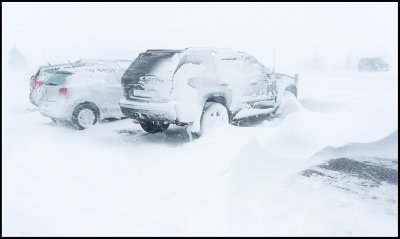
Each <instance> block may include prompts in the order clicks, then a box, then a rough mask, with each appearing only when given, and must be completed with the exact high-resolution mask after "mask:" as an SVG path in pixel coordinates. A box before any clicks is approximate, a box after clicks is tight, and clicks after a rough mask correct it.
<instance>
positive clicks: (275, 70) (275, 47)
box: [274, 37, 276, 77]
mask: <svg viewBox="0 0 400 239" xmlns="http://www.w3.org/2000/svg"><path fill="white" fill-rule="evenodd" d="M275 52H276V37H275V41H274V77H275V72H276V68H275V67H276V66H275V55H276V54H275Z"/></svg>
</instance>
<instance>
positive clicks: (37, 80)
mask: <svg viewBox="0 0 400 239" xmlns="http://www.w3.org/2000/svg"><path fill="white" fill-rule="evenodd" d="M42 84H43V82H41V81H39V79H38V77H36V78H35V79H34V80H33V89H35V88H36V87H38V86H41V85H42Z"/></svg>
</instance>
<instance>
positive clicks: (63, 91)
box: [58, 88, 69, 97]
mask: <svg viewBox="0 0 400 239" xmlns="http://www.w3.org/2000/svg"><path fill="white" fill-rule="evenodd" d="M58 94H59V95H63V96H65V97H69V93H68V88H60V89H59V90H58Z"/></svg>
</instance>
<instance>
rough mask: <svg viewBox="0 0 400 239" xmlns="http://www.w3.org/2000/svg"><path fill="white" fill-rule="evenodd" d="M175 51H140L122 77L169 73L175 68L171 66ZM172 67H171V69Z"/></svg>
mask: <svg viewBox="0 0 400 239" xmlns="http://www.w3.org/2000/svg"><path fill="white" fill-rule="evenodd" d="M175 54H176V53H175V52H146V53H141V54H140V55H139V56H138V57H137V58H136V60H135V61H134V62H133V63H132V64H131V65H130V66H129V68H128V69H127V70H126V72H125V75H124V77H128V78H130V77H134V76H135V75H136V74H140V75H169V74H170V73H171V72H173V71H174V70H175V67H176V65H175V67H171V64H165V63H172V58H173V56H174V55H175ZM171 68H173V69H171Z"/></svg>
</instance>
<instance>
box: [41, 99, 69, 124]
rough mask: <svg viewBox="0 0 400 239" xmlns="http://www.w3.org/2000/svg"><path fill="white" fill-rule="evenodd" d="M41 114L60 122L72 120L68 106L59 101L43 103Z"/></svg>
mask: <svg viewBox="0 0 400 239" xmlns="http://www.w3.org/2000/svg"><path fill="white" fill-rule="evenodd" d="M39 110H40V113H41V114H42V115H44V116H46V117H49V118H54V119H59V120H70V119H71V114H70V113H69V111H68V106H66V105H65V104H63V102H57V101H54V102H52V101H42V102H41V104H40V105H39Z"/></svg>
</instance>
